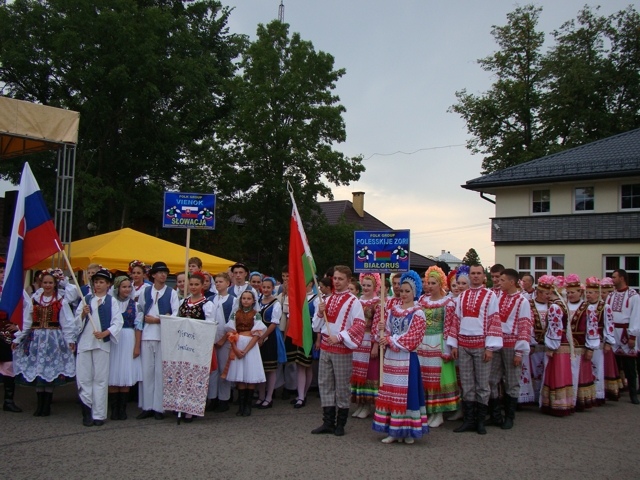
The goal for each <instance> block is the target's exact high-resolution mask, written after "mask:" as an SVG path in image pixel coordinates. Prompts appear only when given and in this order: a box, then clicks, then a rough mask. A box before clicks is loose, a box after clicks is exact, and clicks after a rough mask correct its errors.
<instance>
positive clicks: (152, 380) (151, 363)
mask: <svg viewBox="0 0 640 480" xmlns="http://www.w3.org/2000/svg"><path fill="white" fill-rule="evenodd" d="M141 344H142V345H141V347H140V360H141V363H142V388H141V390H140V391H139V392H138V406H139V407H140V408H141V409H142V410H144V411H147V410H153V411H154V412H158V413H162V412H164V408H163V406H162V347H161V346H160V341H159V340H142V342H141Z"/></svg>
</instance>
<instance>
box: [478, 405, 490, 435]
mask: <svg viewBox="0 0 640 480" xmlns="http://www.w3.org/2000/svg"><path fill="white" fill-rule="evenodd" d="M486 418H487V406H486V405H485V404H484V403H480V402H476V432H478V434H480V435H486V434H487V429H486V428H484V421H485V419H486Z"/></svg>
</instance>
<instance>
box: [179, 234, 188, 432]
mask: <svg viewBox="0 0 640 480" xmlns="http://www.w3.org/2000/svg"><path fill="white" fill-rule="evenodd" d="M190 246H191V229H190V228H187V248H186V252H185V256H184V298H187V292H188V287H189V247H190ZM179 419H180V417H178V420H179Z"/></svg>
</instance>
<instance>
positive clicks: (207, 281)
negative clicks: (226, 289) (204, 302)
mask: <svg viewBox="0 0 640 480" xmlns="http://www.w3.org/2000/svg"><path fill="white" fill-rule="evenodd" d="M200 273H201V274H202V275H203V278H204V286H203V289H204V296H205V297H207V298H208V299H209V300H211V299H212V298H213V297H215V296H216V292H215V291H212V290H211V285H212V282H213V280H212V279H211V274H210V273H209V272H207V271H205V270H203V271H202V272H200ZM214 290H215V289H214Z"/></svg>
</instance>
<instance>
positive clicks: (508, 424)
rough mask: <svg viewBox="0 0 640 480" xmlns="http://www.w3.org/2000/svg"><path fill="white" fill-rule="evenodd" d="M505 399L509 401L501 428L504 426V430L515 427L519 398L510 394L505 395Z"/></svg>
mask: <svg viewBox="0 0 640 480" xmlns="http://www.w3.org/2000/svg"><path fill="white" fill-rule="evenodd" d="M505 400H506V401H507V404H506V406H505V411H504V423H503V424H502V426H501V427H500V428H502V429H503V430H510V429H511V428H513V421H514V420H515V418H516V408H518V399H517V398H514V397H511V396H509V395H505Z"/></svg>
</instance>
